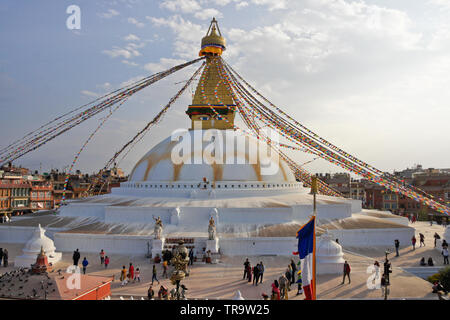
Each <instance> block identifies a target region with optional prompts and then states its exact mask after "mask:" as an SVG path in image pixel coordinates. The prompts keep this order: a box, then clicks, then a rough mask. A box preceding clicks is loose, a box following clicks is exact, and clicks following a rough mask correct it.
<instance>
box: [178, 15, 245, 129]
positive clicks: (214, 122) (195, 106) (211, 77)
mask: <svg viewBox="0 0 450 320" xmlns="http://www.w3.org/2000/svg"><path fill="white" fill-rule="evenodd" d="M225 46H226V42H225V38H224V37H222V34H221V32H220V29H219V25H218V24H217V21H216V19H215V18H213V20H212V21H211V25H210V26H209V29H208V31H207V33H206V36H204V37H203V39H202V42H201V49H200V52H199V56H205V57H206V67H205V69H204V70H203V73H202V75H201V77H200V79H201V81H200V82H199V84H198V85H197V89H196V90H195V95H194V98H193V100H192V104H191V105H190V106H189V108H188V110H187V111H186V113H187V114H188V115H189V117H190V118H191V120H192V128H194V127H195V128H200V127H201V128H202V129H211V128H214V129H233V123H234V114H235V106H236V105H235V103H234V101H233V98H232V97H231V95H230V94H229V91H228V90H227V88H226V84H224V83H223V82H221V81H220V80H221V77H220V75H219V71H218V70H217V66H216V64H215V59H220V56H221V55H222V53H223V51H225ZM202 80H203V83H201V82H202ZM216 94H217V97H216ZM211 107H213V108H214V110H212V109H211ZM214 111H215V112H214Z"/></svg>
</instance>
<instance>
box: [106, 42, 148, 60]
mask: <svg viewBox="0 0 450 320" xmlns="http://www.w3.org/2000/svg"><path fill="white" fill-rule="evenodd" d="M102 52H103V53H104V54H106V55H108V56H110V57H111V58H117V57H124V58H125V59H130V58H132V57H137V56H140V55H141V53H140V52H139V51H138V50H136V48H134V47H133V46H131V44H128V45H127V46H126V47H125V48H120V47H116V46H115V47H113V48H112V49H111V50H103V51H102Z"/></svg>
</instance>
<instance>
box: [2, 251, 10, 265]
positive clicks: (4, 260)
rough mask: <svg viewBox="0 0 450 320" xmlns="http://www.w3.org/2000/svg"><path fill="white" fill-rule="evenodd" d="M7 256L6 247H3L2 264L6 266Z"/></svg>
mask: <svg viewBox="0 0 450 320" xmlns="http://www.w3.org/2000/svg"><path fill="white" fill-rule="evenodd" d="M8 258H9V253H8V249H6V248H5V249H3V266H4V267H5V268H6V267H7V266H8Z"/></svg>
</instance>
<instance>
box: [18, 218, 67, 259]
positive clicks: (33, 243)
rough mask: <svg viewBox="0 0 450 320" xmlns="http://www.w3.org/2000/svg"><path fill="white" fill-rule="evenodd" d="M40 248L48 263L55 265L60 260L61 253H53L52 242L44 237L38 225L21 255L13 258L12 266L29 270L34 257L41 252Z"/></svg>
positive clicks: (43, 231)
mask: <svg viewBox="0 0 450 320" xmlns="http://www.w3.org/2000/svg"><path fill="white" fill-rule="evenodd" d="M41 248H42V249H43V250H44V252H45V254H46V255H47V258H48V262H49V263H51V264H55V263H56V262H58V261H59V260H61V257H62V253H61V252H56V251H55V250H56V248H55V245H54V244H53V240H52V239H50V238H49V237H47V236H46V235H45V229H43V228H42V227H41V225H40V224H39V226H38V227H37V228H36V229H35V231H34V233H33V236H32V237H31V239H30V240H28V242H27V243H26V244H25V247H24V248H23V254H22V255H21V256H19V257H16V258H15V260H14V266H15V267H25V268H30V267H31V265H32V264H34V263H35V262H36V257H37V255H38V254H39V253H40V252H41Z"/></svg>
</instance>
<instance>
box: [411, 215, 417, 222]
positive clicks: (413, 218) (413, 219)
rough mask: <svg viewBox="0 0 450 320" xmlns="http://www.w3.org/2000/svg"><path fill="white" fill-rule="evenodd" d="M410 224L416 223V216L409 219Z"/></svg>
mask: <svg viewBox="0 0 450 320" xmlns="http://www.w3.org/2000/svg"><path fill="white" fill-rule="evenodd" d="M411 222H412V223H415V222H416V216H415V215H413V217H412V218H411Z"/></svg>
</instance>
